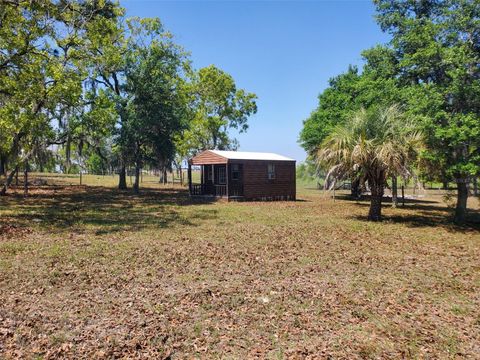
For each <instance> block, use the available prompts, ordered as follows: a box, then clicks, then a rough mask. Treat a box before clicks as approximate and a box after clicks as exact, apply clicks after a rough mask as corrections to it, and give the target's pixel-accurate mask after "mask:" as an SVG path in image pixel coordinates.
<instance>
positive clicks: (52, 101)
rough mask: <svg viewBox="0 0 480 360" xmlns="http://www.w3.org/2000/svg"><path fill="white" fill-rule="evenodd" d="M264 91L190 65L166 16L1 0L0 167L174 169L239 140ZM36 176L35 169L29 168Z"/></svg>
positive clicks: (86, 2)
mask: <svg viewBox="0 0 480 360" xmlns="http://www.w3.org/2000/svg"><path fill="white" fill-rule="evenodd" d="M256 111H257V107H256V95H255V94H253V93H249V92H246V91H245V90H242V89H237V87H236V85H235V81H234V79H233V78H232V77H231V76H230V75H229V74H227V73H225V72H224V71H222V70H220V69H219V68H217V67H215V66H214V65H210V66H208V67H205V68H202V69H200V70H195V69H194V68H193V67H192V66H191V62H190V59H189V54H188V53H187V52H186V51H185V50H184V49H183V48H182V47H180V46H179V45H178V44H176V43H175V42H174V38H173V36H172V34H170V33H169V32H168V31H166V30H165V29H164V27H163V25H162V23H161V22H160V20H159V19H157V18H136V17H134V18H128V17H126V14H125V10H124V9H123V8H122V7H120V5H119V4H118V3H117V2H113V1H108V0H83V1H73V0H42V1H35V0H2V1H0V175H4V177H5V180H4V181H3V185H2V187H1V188H0V194H5V193H6V192H7V189H8V187H9V186H10V184H11V183H12V180H13V179H14V177H15V175H18V173H19V172H22V171H23V172H25V175H27V173H28V171H30V170H37V171H54V170H60V171H62V172H65V173H72V172H78V171H84V170H86V169H88V170H90V171H91V172H95V173H112V172H116V173H118V174H119V175H120V176H119V184H118V186H119V188H120V189H126V188H127V182H126V172H127V169H128V168H132V169H134V172H135V181H134V185H133V189H134V191H136V192H138V190H139V176H140V172H141V169H142V168H145V167H149V168H150V169H159V170H162V171H163V170H166V169H170V168H171V167H172V165H175V164H176V165H177V166H181V164H182V162H183V161H184V160H185V159H186V158H188V157H189V156H191V155H193V154H195V153H196V152H198V151H199V150H202V149H206V148H217V149H231V148H236V147H237V146H238V144H237V141H236V140H235V139H233V138H230V137H229V136H228V129H231V128H234V129H237V130H238V131H239V132H243V131H246V130H247V128H248V124H247V120H248V117H249V116H250V115H252V114H254V113H255V112H256ZM26 178H27V176H25V179H26Z"/></svg>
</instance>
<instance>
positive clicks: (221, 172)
mask: <svg viewBox="0 0 480 360" xmlns="http://www.w3.org/2000/svg"><path fill="white" fill-rule="evenodd" d="M218 183H219V184H226V183H227V174H226V169H225V167H221V168H218Z"/></svg>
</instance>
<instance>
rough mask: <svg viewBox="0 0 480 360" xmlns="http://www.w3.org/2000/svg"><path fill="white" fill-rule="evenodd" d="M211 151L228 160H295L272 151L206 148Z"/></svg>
mask: <svg viewBox="0 0 480 360" xmlns="http://www.w3.org/2000/svg"><path fill="white" fill-rule="evenodd" d="M208 151H211V152H212V153H214V154H216V155H219V156H222V157H224V158H226V159H230V160H267V161H268V160H271V161H295V160H294V159H290V158H288V157H286V156H282V155H278V154H274V153H262V152H249V151H225V150H208Z"/></svg>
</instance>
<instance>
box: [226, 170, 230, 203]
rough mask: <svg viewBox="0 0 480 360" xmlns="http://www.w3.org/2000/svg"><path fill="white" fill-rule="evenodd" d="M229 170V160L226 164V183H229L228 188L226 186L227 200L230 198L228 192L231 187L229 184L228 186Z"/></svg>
mask: <svg viewBox="0 0 480 360" xmlns="http://www.w3.org/2000/svg"><path fill="white" fill-rule="evenodd" d="M228 170H229V166H228V162H227V163H226V165H225V183H226V185H227V186H226V187H227V188H226V193H227V200H228V199H229V197H230V193H229V192H228V188H229V186H228Z"/></svg>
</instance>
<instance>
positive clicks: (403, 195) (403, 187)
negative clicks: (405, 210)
mask: <svg viewBox="0 0 480 360" xmlns="http://www.w3.org/2000/svg"><path fill="white" fill-rule="evenodd" d="M402 206H405V186H403V185H402Z"/></svg>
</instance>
